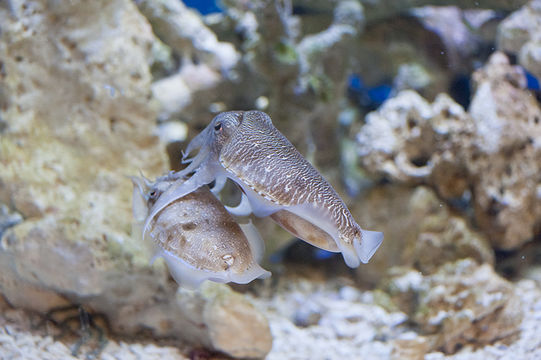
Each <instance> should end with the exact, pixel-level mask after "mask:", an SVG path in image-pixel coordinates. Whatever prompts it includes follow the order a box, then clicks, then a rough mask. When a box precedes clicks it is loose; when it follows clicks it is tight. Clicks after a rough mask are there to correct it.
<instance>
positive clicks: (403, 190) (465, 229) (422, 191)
mask: <svg viewBox="0 0 541 360" xmlns="http://www.w3.org/2000/svg"><path fill="white" fill-rule="evenodd" d="M350 209H351V210H352V212H353V213H354V214H356V215H357V218H358V219H357V220H359V223H360V224H362V226H364V227H367V228H368V229H378V230H380V231H383V233H384V234H385V241H384V242H383V243H382V245H381V247H380V249H378V252H377V253H376V254H375V255H374V257H373V258H372V259H371V260H370V262H369V263H368V264H366V265H363V266H361V267H360V268H359V269H357V271H356V275H357V278H358V280H361V281H362V282H363V283H368V284H377V282H378V281H379V280H381V279H382V277H384V276H385V274H386V272H387V269H388V268H389V264H392V265H393V266H404V267H408V268H414V269H417V270H419V271H421V272H423V273H424V274H430V273H433V272H434V271H435V270H436V269H437V268H439V267H440V266H441V265H443V264H445V263H446V262H448V261H456V260H458V259H464V258H468V257H469V258H472V259H475V260H476V261H477V262H478V263H479V264H483V263H488V264H493V263H494V254H493V251H492V249H491V246H490V243H489V242H488V240H487V239H486V237H485V236H484V235H482V234H480V233H479V232H476V231H473V230H472V229H471V226H470V225H469V224H468V223H467V222H466V221H465V220H464V219H463V218H461V217H459V216H457V215H455V214H453V212H452V211H451V210H450V209H449V207H448V205H446V204H445V203H444V202H443V201H442V200H440V199H439V198H438V197H437V195H436V194H435V193H434V191H433V190H432V189H430V188H428V187H425V186H419V187H416V188H411V187H407V186H398V185H387V186H383V187H379V188H375V189H373V190H371V191H370V192H368V193H367V194H366V195H365V196H364V197H363V200H362V201H359V202H356V203H355V204H352V205H351V206H350ZM389 219H392V221H389Z"/></svg>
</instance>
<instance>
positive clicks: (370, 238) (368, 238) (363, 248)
mask: <svg viewBox="0 0 541 360" xmlns="http://www.w3.org/2000/svg"><path fill="white" fill-rule="evenodd" d="M382 241H383V233H382V232H378V231H369V230H361V239H360V241H359V239H355V241H354V246H355V251H356V252H357V255H358V256H359V258H360V259H361V261H362V262H363V264H366V263H367V262H368V261H369V260H370V258H371V257H372V255H374V253H375V252H376V250H377V249H378V248H379V246H380V245H381V243H382Z"/></svg>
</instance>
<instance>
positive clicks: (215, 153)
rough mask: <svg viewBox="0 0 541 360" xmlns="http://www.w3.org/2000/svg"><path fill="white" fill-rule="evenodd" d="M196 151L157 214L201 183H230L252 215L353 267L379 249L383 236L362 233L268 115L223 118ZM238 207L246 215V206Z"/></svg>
mask: <svg viewBox="0 0 541 360" xmlns="http://www.w3.org/2000/svg"><path fill="white" fill-rule="evenodd" d="M196 149H199V152H198V154H197V155H196V156H195V157H193V158H191V159H189V161H191V164H190V165H189V166H188V167H187V168H186V169H184V170H183V171H180V172H178V173H176V174H174V175H173V177H174V178H183V177H184V176H187V175H189V174H190V173H192V172H193V175H192V176H191V177H190V178H189V179H188V180H186V182H185V183H183V184H179V185H178V186H175V189H174V190H173V191H172V192H171V193H170V194H169V195H168V196H165V197H164V198H163V200H161V203H158V204H157V205H156V207H155V211H158V210H159V209H160V207H162V206H165V205H166V204H167V202H168V201H173V200H174V199H175V198H178V197H180V196H184V195H186V194H187V193H189V192H191V191H193V190H195V189H196V188H197V187H199V186H201V185H203V184H208V183H210V182H211V181H213V180H216V181H217V183H223V181H222V180H223V179H224V178H230V179H231V180H233V181H234V182H236V183H237V184H238V185H239V186H240V187H241V188H242V190H243V192H244V193H245V195H246V198H247V199H248V201H249V207H250V208H251V211H252V212H253V213H254V214H255V215H256V216H271V217H272V218H273V219H274V220H275V221H276V222H278V223H279V224H280V225H282V226H283V227H284V228H286V229H287V230H289V231H290V232H292V233H293V234H295V235H296V236H298V237H299V238H302V239H303V240H306V241H308V242H310V243H312V244H314V245H316V246H319V247H322V248H324V249H327V250H330V251H341V252H342V254H343V256H344V259H345V261H346V263H347V264H348V265H349V266H351V267H356V266H358V265H359V264H360V262H361V261H362V262H367V261H368V260H369V259H370V257H371V256H372V254H373V253H374V252H375V251H376V249H377V248H378V247H379V245H380V244H381V241H382V239H383V234H382V233H376V232H370V231H366V230H363V229H361V228H360V226H359V225H358V224H357V223H356V222H355V220H354V219H353V217H352V215H351V213H350V212H349V210H348V209H347V207H346V205H345V204H344V202H343V201H342V199H341V198H340V197H339V196H338V194H337V193H336V191H335V190H334V189H333V188H332V186H331V185H330V184H329V183H328V182H327V181H326V180H325V179H324V178H323V176H321V174H319V172H318V171H317V170H316V169H315V168H314V167H313V166H312V165H311V164H310V163H309V162H308V161H306V160H305V159H304V158H303V157H302V155H301V154H300V153H299V152H298V151H297V150H296V149H295V147H294V146H293V145H292V144H291V143H290V142H289V141H288V140H287V139H286V138H285V137H284V135H282V134H281V133H280V132H279V131H278V130H277V129H276V128H275V127H274V126H273V124H272V121H271V119H270V117H269V116H268V115H267V114H265V113H263V112H260V111H246V112H244V111H231V112H225V113H221V114H219V115H218V116H216V117H215V118H214V119H213V120H212V122H211V123H210V124H209V125H208V126H207V127H206V128H205V129H204V130H203V131H202V132H201V133H200V134H199V135H197V136H196V137H195V138H194V139H193V140H192V141H191V142H190V144H189V145H188V147H187V149H186V154H190V153H192V152H193V151H194V150H196ZM239 208H242V209H243V211H240V210H239V213H241V212H242V213H243V214H244V207H243V206H239ZM231 210H234V209H230V211H231ZM330 239H332V241H330Z"/></svg>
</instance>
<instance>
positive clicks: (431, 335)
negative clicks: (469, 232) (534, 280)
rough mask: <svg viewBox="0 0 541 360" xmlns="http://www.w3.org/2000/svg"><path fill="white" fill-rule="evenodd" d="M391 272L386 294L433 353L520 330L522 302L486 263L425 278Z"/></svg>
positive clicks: (459, 265)
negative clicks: (424, 339)
mask: <svg viewBox="0 0 541 360" xmlns="http://www.w3.org/2000/svg"><path fill="white" fill-rule="evenodd" d="M393 272H396V275H395V276H394V277H393V276H391V278H390V280H389V281H388V283H387V284H386V285H385V289H384V291H385V292H387V293H389V294H390V296H391V299H392V300H393V303H395V304H396V305H397V306H398V308H399V309H400V310H402V311H404V312H405V313H406V314H408V315H409V317H410V319H411V320H412V321H414V322H415V323H416V324H417V325H418V327H419V331H420V333H421V334H423V335H424V336H426V338H427V340H428V343H429V348H430V349H431V350H442V351H444V352H445V353H454V352H455V351H456V350H458V349H459V348H461V347H462V346H464V345H466V344H473V345H475V346H479V345H485V344H490V343H492V342H494V341H496V340H502V339H505V338H509V337H511V336H513V335H516V334H517V333H518V332H519V331H520V324H521V322H522V317H523V313H522V305H521V303H520V298H519V296H518V295H517V294H515V290H514V287H513V285H512V284H511V283H509V282H507V281H506V280H504V279H502V278H501V277H499V276H498V275H497V274H496V273H495V272H494V270H492V268H491V266H490V265H488V264H484V265H478V264H476V263H475V262H474V261H472V260H470V259H466V260H460V261H458V262H455V263H448V264H446V265H444V266H442V267H441V268H440V269H439V270H438V271H437V272H436V273H434V274H433V275H430V276H428V277H423V275H421V274H420V273H418V272H415V271H404V269H399V268H395V269H394V270H393V269H391V274H392V273H393Z"/></svg>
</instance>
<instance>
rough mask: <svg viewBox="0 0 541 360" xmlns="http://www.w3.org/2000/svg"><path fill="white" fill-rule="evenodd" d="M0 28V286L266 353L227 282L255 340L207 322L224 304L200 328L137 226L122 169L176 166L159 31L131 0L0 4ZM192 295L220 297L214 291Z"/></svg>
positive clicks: (228, 297)
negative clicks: (160, 121) (157, 64)
mask: <svg viewBox="0 0 541 360" xmlns="http://www.w3.org/2000/svg"><path fill="white" fill-rule="evenodd" d="M0 30H1V31H0V34H1V38H0V58H1V59H2V67H1V68H2V72H1V74H0V76H1V78H0V80H1V82H0V98H1V101H0V103H1V105H2V121H3V127H2V130H1V133H0V136H1V139H0V140H1V151H0V203H1V204H2V206H1V209H2V214H1V219H2V221H1V223H2V229H1V230H2V239H1V243H0V292H1V293H2V294H3V295H4V296H5V297H6V299H7V300H8V301H9V302H10V303H11V304H13V305H15V306H18V307H24V308H29V309H32V310H37V311H41V312H44V311H46V310H48V309H51V308H52V307H56V306H59V305H64V304H66V303H78V304H83V305H84V306H86V307H88V308H90V309H91V310H92V312H93V313H97V314H104V315H106V316H107V317H108V319H109V321H110V324H111V326H112V329H113V330H114V331H118V332H122V333H134V332H136V331H139V330H141V329H149V330H151V331H152V332H153V333H154V334H155V335H158V336H173V337H177V338H185V339H187V338H190V339H191V340H193V341H196V342H198V343H201V342H203V343H207V344H208V346H209V347H213V346H215V347H217V348H220V349H223V350H224V351H231V352H232V353H234V354H235V355H238V356H263V355H262V354H264V352H265V351H267V350H268V348H269V347H270V345H269V344H268V342H269V341H270V338H269V336H268V333H269V329H268V326H266V327H265V322H264V321H263V320H262V317H261V315H260V314H258V313H257V312H255V311H254V310H253V307H251V306H250V305H249V304H248V303H247V302H246V301H240V300H239V295H236V294H234V293H231V292H228V293H224V294H222V295H220V299H221V300H220V301H222V302H225V303H228V302H234V303H235V307H232V309H234V310H235V311H236V312H238V313H241V314H243V316H242V317H241V318H239V320H237V323H236V326H237V328H241V327H242V326H249V328H250V330H251V331H246V332H245V333H246V337H247V339H248V340H247V342H248V343H249V344H250V348H247V349H244V348H239V345H238V343H235V342H230V343H231V345H229V346H230V347H227V346H226V345H224V342H227V341H226V340H224V337H225V338H227V337H228V334H230V333H229V332H228V329H225V330H224V327H223V326H219V325H220V324H214V325H212V324H210V322H211V321H215V320H216V319H219V318H220V317H212V319H204V320H203V321H202V324H203V326H208V328H209V329H213V331H214V332H213V333H212V334H209V333H203V334H201V335H200V336H199V337H197V336H195V335H194V334H193V333H197V331H196V329H195V327H194V326H193V324H191V323H190V322H189V320H188V315H193V314H191V313H190V314H187V313H186V309H185V308H183V307H181V306H179V304H178V303H177V293H176V291H177V285H176V283H174V282H173V281H172V280H171V279H170V277H169V274H168V271H167V269H166V268H165V266H164V265H163V263H161V262H160V263H157V265H156V266H150V265H149V262H148V259H149V256H150V254H148V253H147V251H146V249H145V247H144V246H143V244H142V243H141V242H140V240H139V239H135V238H133V237H132V236H131V234H130V233H131V224H132V216H131V192H132V186H131V184H130V180H129V178H128V177H127V176H128V175H132V174H137V173H138V171H139V169H141V170H143V171H144V173H145V174H147V175H150V176H154V175H158V174H160V173H162V172H163V171H165V170H166V169H167V166H166V158H165V149H164V146H163V144H160V143H159V141H158V138H157V137H156V136H154V135H153V132H154V129H155V120H156V116H157V111H156V108H155V104H154V102H153V101H152V92H151V74H150V67H149V66H150V63H151V54H152V51H151V50H152V47H153V44H154V43H155V42H156V41H157V40H156V38H155V37H154V34H153V33H152V29H151V27H150V25H149V23H148V22H147V21H146V19H145V18H144V17H143V16H142V15H141V14H140V13H139V12H138V9H137V7H136V6H135V5H134V3H132V2H131V1H128V0H114V1H92V2H87V1H66V2H50V1H29V2H24V3H20V2H10V3H9V6H8V7H5V6H0ZM214 294H215V295H216V296H218V294H221V292H215V293H214ZM183 301H184V303H188V302H189V298H188V299H186V300H182V301H181V303H182V302H183ZM197 301H198V302H200V303H201V304H202V306H205V305H206V306H208V307H209V308H210V309H213V311H218V310H219V309H220V308H219V307H216V306H212V305H210V304H214V303H216V301H218V300H217V299H214V298H213V297H212V296H211V295H209V296H207V297H206V298H205V299H204V300H201V299H198V300H197ZM221 314H222V315H221V316H222V318H223V317H227V316H228V315H229V313H228V312H227V311H225V315H224V314H223V313H221ZM207 322H209V323H207ZM239 331H240V330H239ZM230 335H231V334H230ZM265 336H266V337H265ZM252 337H253V338H252ZM259 338H262V339H265V341H266V342H265V341H262V342H258V341H255V339H259ZM244 339H246V338H244ZM260 345H261V347H260ZM257 351H259V353H257Z"/></svg>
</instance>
